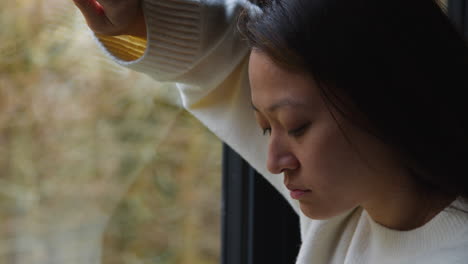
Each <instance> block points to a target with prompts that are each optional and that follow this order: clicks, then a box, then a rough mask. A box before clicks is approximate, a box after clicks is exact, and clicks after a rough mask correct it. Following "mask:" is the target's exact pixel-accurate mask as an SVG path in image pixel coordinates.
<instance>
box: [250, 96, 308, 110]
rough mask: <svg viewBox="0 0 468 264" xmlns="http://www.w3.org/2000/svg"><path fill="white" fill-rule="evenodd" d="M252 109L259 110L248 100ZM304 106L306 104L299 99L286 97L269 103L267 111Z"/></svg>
mask: <svg viewBox="0 0 468 264" xmlns="http://www.w3.org/2000/svg"><path fill="white" fill-rule="evenodd" d="M250 104H251V106H252V108H253V110H255V111H256V112H259V110H258V108H257V107H256V106H255V105H254V104H253V102H250ZM286 106H288V107H305V106H306V104H305V103H303V102H300V101H297V100H292V99H290V98H286V99H281V100H279V101H278V102H275V103H273V104H272V105H270V106H269V107H267V109H266V110H267V112H275V111H277V110H278V109H279V108H281V107H286Z"/></svg>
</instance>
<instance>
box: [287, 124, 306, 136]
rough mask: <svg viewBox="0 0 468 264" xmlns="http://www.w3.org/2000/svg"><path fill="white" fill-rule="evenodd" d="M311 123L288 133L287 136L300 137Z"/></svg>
mask: <svg viewBox="0 0 468 264" xmlns="http://www.w3.org/2000/svg"><path fill="white" fill-rule="evenodd" d="M310 124H311V123H305V124H304V125H302V126H300V127H298V128H296V129H293V130H289V131H288V135H290V136H293V137H300V136H302V134H304V132H305V131H306V130H307V128H309V126H310Z"/></svg>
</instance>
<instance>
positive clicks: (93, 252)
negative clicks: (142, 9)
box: [0, 0, 221, 264]
mask: <svg viewBox="0 0 468 264" xmlns="http://www.w3.org/2000/svg"><path fill="white" fill-rule="evenodd" d="M77 12H78V11H77V10H76V8H74V7H73V4H72V1H63V0H42V1H39V0H36V1H28V0H16V1H1V2H0V39H1V40H2V41H1V42H0V171H1V172H0V217H1V219H2V225H0V264H3V263H8V264H19V263H28V264H30V263H41V264H42V263H44V264H55V263H60V264H62V263H67V264H73V263H80V264H83V263H92V264H97V263H191V264H197V263H208V264H209V263H218V258H219V237H220V235H219V219H220V216H219V212H220V193H219V192H220V169H219V166H220V159H221V158H220V155H221V154H220V149H221V148H220V143H219V141H218V140H217V139H215V137H214V136H213V135H212V134H210V133H209V132H208V131H207V130H206V129H205V128H203V127H202V126H201V125H200V124H199V123H198V122H197V121H196V120H194V119H193V118H192V117H191V116H189V115H188V114H187V113H185V112H183V111H182V110H181V109H180V108H179V107H177V106H175V105H171V104H168V103H165V102H166V101H167V100H166V99H167V98H170V97H173V96H174V94H173V93H172V92H173V91H170V90H165V89H164V88H163V87H160V85H158V84H156V83H155V82H154V81H152V80H150V79H149V78H147V77H145V76H142V75H139V74H137V73H134V72H129V71H127V70H125V69H123V68H120V67H118V66H116V65H115V64H114V63H113V62H112V61H110V60H108V59H107V58H104V56H103V55H102V53H101V52H100V51H99V50H97V46H96V44H95V43H94V42H93V41H92V38H91V34H90V33H89V31H88V30H87V28H86V25H85V22H84V21H83V20H82V18H81V16H79V15H78V13H77Z"/></svg>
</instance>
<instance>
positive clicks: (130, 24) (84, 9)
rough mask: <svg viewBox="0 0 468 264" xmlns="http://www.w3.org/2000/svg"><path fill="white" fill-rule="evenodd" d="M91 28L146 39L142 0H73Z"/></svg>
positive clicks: (109, 33)
mask: <svg viewBox="0 0 468 264" xmlns="http://www.w3.org/2000/svg"><path fill="white" fill-rule="evenodd" d="M73 2H75V5H76V6H77V7H78V8H79V9H80V10H81V13H82V14H83V16H84V17H85V19H86V22H87V23H88V26H89V28H91V30H93V31H94V32H96V33H98V34H102V35H108V36H115V35H132V36H137V37H141V38H145V39H146V24H145V18H144V16H143V11H142V8H141V1H140V0H73Z"/></svg>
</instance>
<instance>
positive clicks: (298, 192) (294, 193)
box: [290, 189, 310, 200]
mask: <svg viewBox="0 0 468 264" xmlns="http://www.w3.org/2000/svg"><path fill="white" fill-rule="evenodd" d="M309 192H310V190H299V189H294V190H291V192H290V194H291V198H293V199H296V200H298V199H299V198H301V197H302V196H303V195H305V194H307V193H309Z"/></svg>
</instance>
